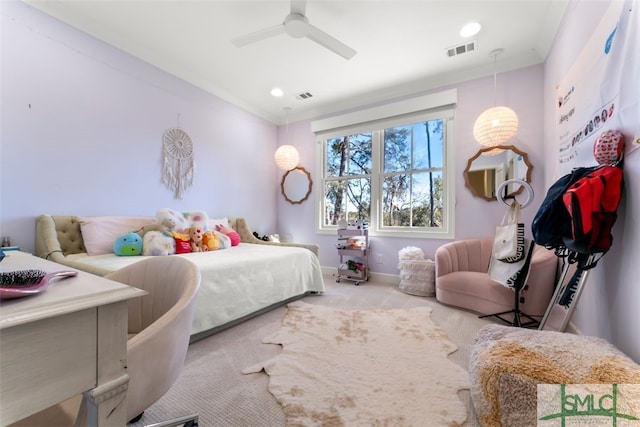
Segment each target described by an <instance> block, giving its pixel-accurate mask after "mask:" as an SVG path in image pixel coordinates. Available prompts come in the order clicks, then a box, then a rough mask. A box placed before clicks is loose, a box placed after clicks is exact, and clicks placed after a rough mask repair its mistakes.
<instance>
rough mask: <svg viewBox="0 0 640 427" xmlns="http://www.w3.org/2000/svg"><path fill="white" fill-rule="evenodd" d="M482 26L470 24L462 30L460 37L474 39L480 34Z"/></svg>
mask: <svg viewBox="0 0 640 427" xmlns="http://www.w3.org/2000/svg"><path fill="white" fill-rule="evenodd" d="M480 29H482V25H480V24H479V23H477V22H469V23H468V24H466V25H465V26H464V27H462V29H461V30H460V37H472V36H475V35H476V34H478V33H479V32H480Z"/></svg>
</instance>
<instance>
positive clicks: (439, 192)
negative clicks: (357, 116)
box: [322, 116, 450, 235]
mask: <svg viewBox="0 0 640 427" xmlns="http://www.w3.org/2000/svg"><path fill="white" fill-rule="evenodd" d="M446 134H447V120H446V119H444V118H438V117H437V116H436V117H431V118H430V119H429V120H420V119H418V121H416V122H415V123H408V124H402V125H399V126H391V127H386V128H385V129H379V130H372V131H367V132H360V133H355V132H354V133H350V134H347V135H343V136H338V137H331V138H328V139H325V140H324V141H323V142H324V146H323V151H324V153H323V157H324V175H323V186H324V200H323V211H322V216H323V218H322V224H323V228H324V227H328V228H331V227H335V226H337V225H338V223H339V222H340V221H341V220H347V221H349V222H351V221H358V220H365V221H367V222H368V223H370V225H371V228H373V229H374V230H375V231H378V232H389V233H396V232H406V231H417V232H422V233H431V232H434V233H440V234H445V233H446V232H449V231H448V229H447V221H448V219H447V218H448V217H450V213H447V212H446V209H447V206H448V205H447V202H448V201H447V191H446V185H447V183H446V182H445V181H446V176H447V174H446V170H445V166H446V163H447V159H446V154H445V151H446V144H447V138H446V136H447V135H446ZM423 235H424V234H423Z"/></svg>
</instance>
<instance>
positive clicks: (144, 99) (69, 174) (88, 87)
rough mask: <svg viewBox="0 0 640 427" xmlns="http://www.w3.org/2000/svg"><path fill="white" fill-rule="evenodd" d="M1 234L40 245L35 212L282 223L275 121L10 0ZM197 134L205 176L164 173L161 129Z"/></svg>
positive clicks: (261, 226)
mask: <svg viewBox="0 0 640 427" xmlns="http://www.w3.org/2000/svg"><path fill="white" fill-rule="evenodd" d="M1 3H2V4H1V8H2V9H1V13H2V70H1V71H2V74H1V78H2V80H1V82H2V99H1V102H2V103H1V107H2V129H1V137H2V138H1V147H0V155H1V157H0V162H1V163H0V164H1V170H0V191H1V193H0V196H1V197H0V200H1V205H0V234H2V235H10V236H11V238H12V243H13V244H16V245H20V246H21V247H22V248H24V249H25V250H27V251H33V249H34V226H35V217H36V216H37V215H39V214H41V213H50V214H77V215H111V214H127V215H128V214H131V215H155V212H156V211H157V209H159V208H162V207H172V208H174V209H178V210H191V209H203V210H206V211H207V212H208V213H209V214H210V215H213V216H244V217H247V219H248V222H249V225H250V226H252V228H253V229H254V230H256V231H258V232H268V231H270V230H273V229H274V228H275V224H276V194H277V193H276V189H277V181H276V180H277V176H276V168H275V165H274V163H273V160H272V155H273V152H274V150H275V148H276V138H277V129H276V127H275V126H274V125H273V124H271V123H269V122H267V121H265V120H263V119H261V118H258V117H256V116H254V115H251V114H249V113H247V112H245V111H243V110H241V109H239V108H237V107H235V106H233V105H231V104H229V103H228V102H226V101H223V100H221V99H219V98H217V97H214V96H212V95H210V94H207V93H205V92H203V91H201V90H199V89H197V88H195V87H193V86H191V85H189V84H187V83H185V82H183V81H181V80H179V79H177V78H175V77H173V76H171V75H168V74H166V73H164V72H162V71H159V70H158V69H156V68H154V67H152V66H150V65H148V64H146V63H143V62H141V61H140V60H138V59H135V58H133V57H131V56H129V55H127V54H125V53H123V52H121V51H119V50H117V49H114V48H113V47H111V46H109V45H107V44H105V43H102V42H100V41H97V40H95V39H94V38H92V37H90V36H88V35H86V34H84V33H82V32H80V31H77V30H75V29H73V28H71V27H69V26H67V25H65V24H62V23H60V22H59V21H57V20H55V19H52V18H50V17H48V16H46V15H44V14H42V13H40V12H38V11H37V10H34V9H31V8H29V7H28V6H26V5H25V4H23V3H21V2H4V1H3V2H1ZM178 120H179V123H180V127H181V128H182V129H183V130H185V131H186V132H187V133H188V134H189V135H190V137H191V139H192V141H193V145H194V152H195V161H196V172H195V180H194V184H193V186H192V187H191V188H189V189H187V190H186V192H185V194H184V198H183V199H182V200H178V199H175V198H174V194H173V192H172V191H170V190H169V189H168V188H166V186H165V185H164V184H163V183H162V182H161V170H162V163H161V156H162V154H161V153H162V136H163V133H164V132H165V130H166V129H168V128H172V127H176V126H177V125H178Z"/></svg>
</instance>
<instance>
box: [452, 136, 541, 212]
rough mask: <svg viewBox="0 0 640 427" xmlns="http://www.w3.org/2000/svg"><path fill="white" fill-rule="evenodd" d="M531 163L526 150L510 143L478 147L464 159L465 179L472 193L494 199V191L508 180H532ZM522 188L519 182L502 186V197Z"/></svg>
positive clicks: (512, 194)
mask: <svg viewBox="0 0 640 427" xmlns="http://www.w3.org/2000/svg"><path fill="white" fill-rule="evenodd" d="M532 169H533V165H532V164H531V163H530V162H529V157H528V156H527V153H524V152H522V151H520V150H518V149H517V148H516V147H514V146H513V145H498V146H495V147H487V148H482V149H480V150H479V151H478V152H477V153H476V155H475V156H473V157H472V158H470V159H469V160H468V161H467V167H466V169H465V170H464V182H465V185H466V186H467V188H468V189H469V190H470V191H471V193H473V195H474V196H476V197H480V198H482V199H485V200H487V201H491V200H497V197H496V191H497V189H498V187H500V184H502V183H503V182H504V181H506V180H508V179H519V180H522V181H525V182H529V183H530V182H531V170H532ZM522 190H523V187H522V185H520V184H518V183H513V184H509V185H507V186H505V187H504V189H503V191H504V192H505V194H503V198H507V197H510V196H515V195H516V194H520V193H521V192H522Z"/></svg>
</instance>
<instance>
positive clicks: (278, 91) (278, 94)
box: [271, 87, 284, 97]
mask: <svg viewBox="0 0 640 427" xmlns="http://www.w3.org/2000/svg"><path fill="white" fill-rule="evenodd" d="M271 95H273V96H276V97H281V96H282V95H284V92H283V91H282V89H280V88H279V87H274V88H273V89H271Z"/></svg>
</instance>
